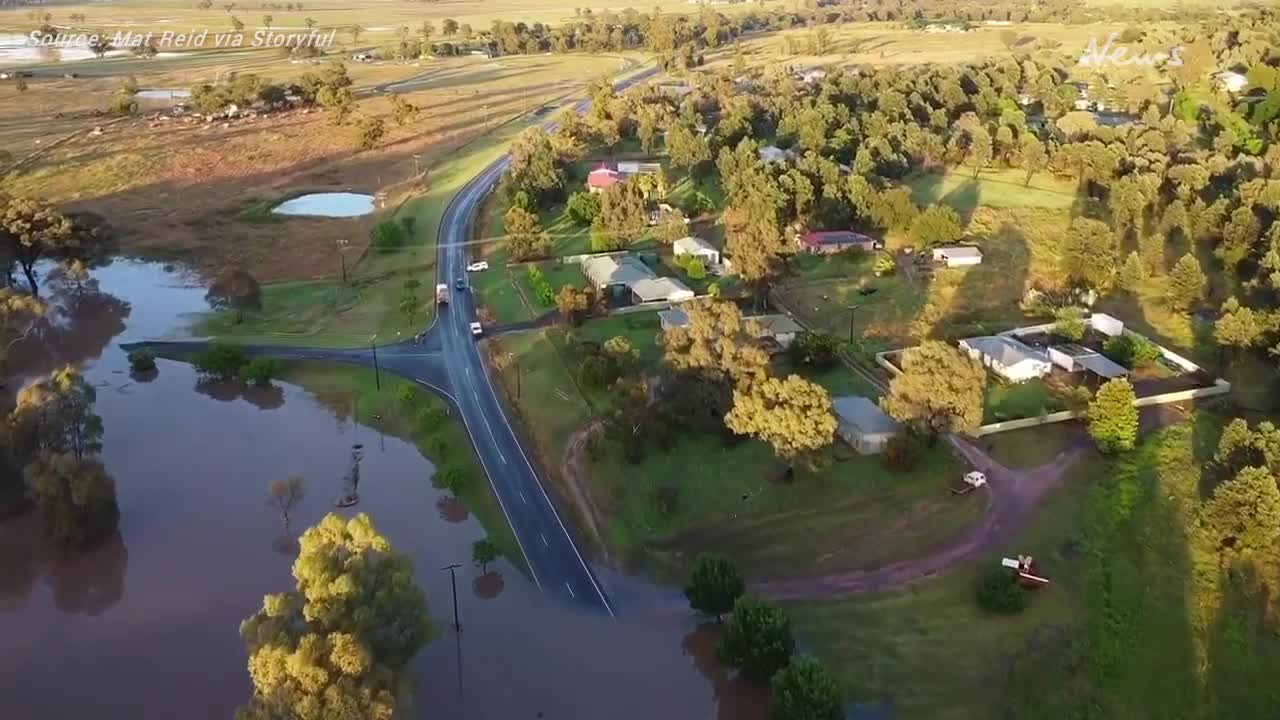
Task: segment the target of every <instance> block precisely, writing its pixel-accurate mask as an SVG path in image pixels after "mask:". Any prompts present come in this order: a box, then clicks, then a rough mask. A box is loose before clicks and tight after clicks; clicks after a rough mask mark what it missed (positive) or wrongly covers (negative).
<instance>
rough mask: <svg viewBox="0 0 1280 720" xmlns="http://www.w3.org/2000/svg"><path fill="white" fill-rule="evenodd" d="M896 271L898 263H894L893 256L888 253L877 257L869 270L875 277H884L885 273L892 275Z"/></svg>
mask: <svg viewBox="0 0 1280 720" xmlns="http://www.w3.org/2000/svg"><path fill="white" fill-rule="evenodd" d="M897 271H898V264H897V263H895V262H894V261H893V258H891V257H889V256H888V255H881V256H880V257H877V258H876V262H875V265H873V266H872V268H871V272H873V273H875V276H876V277H884V276H885V275H892V274H894V273H895V272H897Z"/></svg>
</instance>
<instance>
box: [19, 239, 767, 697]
mask: <svg viewBox="0 0 1280 720" xmlns="http://www.w3.org/2000/svg"><path fill="white" fill-rule="evenodd" d="M95 277H96V278H97V279H98V280H99V282H100V285H101V290H102V291H103V292H104V293H109V294H111V295H112V296H114V298H115V299H114V300H108V299H105V298H103V297H102V296H101V295H97V294H96V293H93V292H92V290H86V291H83V292H81V293H80V294H79V295H78V296H77V295H75V294H74V292H73V288H72V287H71V286H70V285H69V284H67V283H59V282H57V281H56V280H53V281H51V282H50V283H49V285H50V288H51V292H49V293H47V294H48V295H49V296H50V297H52V298H54V299H55V300H56V301H57V302H58V304H59V306H60V307H62V308H63V309H64V311H65V312H60V313H58V314H56V315H55V317H54V321H53V323H51V325H52V327H51V328H50V329H49V332H48V334H47V335H46V342H44V343H42V344H41V347H39V348H37V349H32V348H20V350H22V352H24V353H25V354H24V355H21V356H20V357H21V358H22V359H23V361H24V362H26V363H29V364H30V366H31V367H33V368H37V369H39V370H41V371H43V370H45V369H46V368H48V367H53V366H55V365H57V364H60V363H62V362H76V363H79V364H82V365H83V366H84V367H85V368H86V376H87V377H88V378H89V379H90V381H91V382H93V383H94V384H95V385H96V386H97V387H98V402H97V412H98V413H99V414H100V415H101V416H102V417H103V422H104V424H105V427H106V434H105V437H104V439H103V442H104V451H103V457H104V460H105V462H106V465H107V468H108V469H109V471H110V472H111V474H112V475H113V476H114V477H115V480H116V484H117V494H118V498H119V504H120V509H121V523H120V525H121V537H120V540H119V541H117V542H113V543H108V544H106V545H103V546H100V547H98V548H95V549H94V550H93V551H92V552H90V553H88V554H87V555H84V556H81V557H77V558H72V559H66V558H60V557H59V556H58V555H57V554H56V553H55V552H53V551H52V550H51V549H50V548H48V547H47V546H45V544H44V543H43V541H42V540H41V539H40V534H39V528H38V527H37V523H36V522H35V520H34V518H32V517H30V516H26V517H22V518H19V519H16V520H9V521H4V522H0V637H3V638H4V639H5V644H4V647H5V650H6V652H4V653H0V697H4V698H5V702H6V705H5V709H6V712H5V717H6V718H15V719H16V720H27V719H28V718H30V719H32V720H34V719H37V718H39V719H41V720H43V719H44V718H57V719H60V718H68V719H70V718H83V717H87V716H95V717H107V718H164V719H165V720H168V718H172V717H183V718H191V719H192V720H203V719H205V718H208V719H210V720H214V719H216V720H228V719H229V718H230V717H231V715H232V713H233V711H234V709H235V708H236V707H237V706H238V705H239V704H241V703H242V702H244V700H245V699H246V698H247V697H248V694H249V691H250V686H249V681H248V674H247V672H246V671H245V652H244V645H243V642H242V641H241V639H240V637H239V634H238V631H237V629H238V626H239V623H240V621H241V620H242V619H243V618H245V617H247V616H248V615H249V614H251V613H252V612H253V611H254V610H256V609H257V608H258V607H259V605H260V603H261V600H262V596H263V595H264V594H266V593H270V592H280V591H283V590H286V589H288V588H290V587H291V584H292V579H291V577H290V573H289V568H290V565H291V563H292V552H293V550H292V547H291V546H290V544H289V542H288V538H286V537H285V536H284V535H283V533H282V523H281V520H280V517H279V515H278V514H276V513H275V512H274V511H273V510H272V509H271V508H269V507H268V506H267V504H266V495H267V487H268V485H269V483H270V482H271V481H273V480H277V479H282V478H286V477H289V476H291V475H299V476H301V477H302V478H303V479H304V482H305V489H306V497H305V499H304V501H303V502H302V504H301V505H300V506H299V507H298V509H297V510H295V512H294V520H293V527H294V531H293V534H294V535H296V534H297V533H298V532H299V531H300V530H301V529H302V528H305V527H306V526H308V525H310V524H312V523H314V522H315V521H316V520H318V519H319V518H320V517H322V516H323V515H324V514H325V513H327V512H329V511H330V510H331V509H332V500H333V499H334V498H335V497H336V496H337V495H338V494H339V493H340V492H341V489H342V488H341V477H342V475H343V474H344V472H345V471H346V469H347V463H348V456H349V453H350V447H351V445H352V444H353V443H355V442H361V443H363V444H364V446H365V456H364V460H363V462H362V464H361V478H362V481H361V485H360V496H361V502H360V504H359V506H357V507H356V508H354V509H353V511H361V512H366V513H368V514H369V515H370V516H371V517H372V519H373V522H374V524H375V525H376V526H377V527H378V529H379V530H380V531H381V532H383V533H384V534H385V535H386V536H387V537H388V538H389V539H390V540H391V542H392V544H393V545H394V546H395V547H396V548H397V549H398V550H400V551H401V552H404V553H406V554H408V555H409V556H410V557H411V558H412V559H413V561H414V566H415V573H416V575H417V577H418V581H419V583H420V584H421V586H422V587H423V589H424V590H425V591H426V593H427V598H428V604H429V606H430V610H431V615H432V618H433V620H434V622H435V624H436V628H437V633H436V636H435V638H434V639H433V640H432V642H431V643H430V644H429V645H427V646H426V647H425V648H424V649H423V651H422V652H420V653H419V655H418V657H416V658H415V659H414V661H413V663H412V665H411V668H412V674H413V677H414V681H415V690H414V698H413V700H414V705H415V712H414V716H416V717H423V718H428V717H429V718H450V719H451V720H455V719H461V718H495V719H496V718H503V719H519V718H530V719H533V718H547V719H548V720H550V719H552V718H555V719H558V720H573V719H576V718H582V719H595V718H605V717H607V718H645V719H646V720H650V719H655V718H664V719H665V718H673V719H674V718H699V719H700V718H721V719H724V720H727V719H728V718H733V719H735V720H739V719H742V720H750V719H751V718H753V717H761V716H762V713H761V709H762V707H763V703H762V702H761V698H760V697H759V696H758V694H756V693H753V692H751V691H748V690H745V689H744V688H742V687H740V686H739V685H737V684H736V683H733V682H731V681H730V680H729V679H728V677H727V675H726V674H725V673H724V671H723V670H722V669H721V668H720V666H719V664H718V663H717V662H716V660H715V652H714V646H715V638H714V634H715V629H714V628H711V627H703V628H702V629H699V627H698V624H697V620H696V619H695V618H694V617H693V616H691V615H689V613H688V612H687V611H686V610H685V608H684V603H683V601H682V599H680V598H679V597H678V596H677V593H676V591H672V590H668V589H663V588H656V587H653V586H650V585H648V584H646V583H643V582H642V581H639V580H635V579H630V578H621V577H610V576H609V575H608V574H605V575H604V579H605V580H606V581H607V582H608V583H609V584H610V586H611V587H612V589H613V590H614V592H615V596H616V598H617V600H618V605H619V608H620V610H621V613H622V619H621V620H619V621H617V622H613V621H610V620H609V619H608V618H606V617H600V616H596V615H592V614H587V613H582V612H580V611H577V610H574V609H572V608H568V607H565V606H562V605H560V604H559V603H558V602H557V601H555V600H553V599H552V598H549V597H547V596H546V595H544V594H543V593H542V592H541V591H539V590H538V589H537V588H536V587H534V585H533V584H532V582H531V581H529V580H528V579H527V578H526V577H525V576H524V575H522V574H521V573H520V572H519V571H518V570H516V569H515V568H513V567H512V566H511V565H509V564H508V563H506V562H505V561H500V562H498V563H494V564H492V565H491V566H490V573H489V574H488V575H485V576H481V574H480V571H479V569H478V568H475V567H473V566H472V564H471V562H470V559H471V549H470V548H471V543H472V542H474V541H475V540H477V539H479V538H482V537H484V534H485V532H484V529H483V528H482V527H480V525H479V524H478V523H477V522H476V521H475V519H474V518H473V517H472V516H471V515H470V514H469V513H468V512H467V511H466V509H465V507H462V506H461V505H460V504H459V503H458V502H457V501H455V500H452V499H451V498H449V496H448V494H447V493H445V492H444V491H440V490H436V489H434V488H432V487H431V484H430V481H429V478H430V475H431V473H432V466H431V464H430V463H429V462H428V461H427V460H425V459H424V458H423V457H422V456H421V454H419V452H418V451H417V449H416V448H414V447H413V446H411V445H409V444H407V443H405V442H402V441H400V440H398V439H396V438H392V437H383V436H381V435H379V434H378V432H377V431H376V430H372V429H370V428H367V427H363V426H354V425H353V424H352V423H351V422H350V420H348V419H346V418H345V417H339V416H338V415H335V411H334V410H333V409H331V407H330V406H332V405H333V404H334V403H332V402H331V401H330V402H327V403H321V402H320V401H319V400H317V399H316V398H315V397H313V396H312V395H311V394H310V393H308V392H307V391H306V390H304V389H302V388H300V387H296V386H293V385H289V384H284V383H278V389H277V390H275V391H274V392H271V393H267V394H265V395H263V394H254V393H248V394H246V393H243V392H240V391H239V390H238V389H232V390H228V389H227V388H226V387H220V386H216V385H215V386H200V387H199V388H198V387H197V386H198V379H197V377H196V374H195V372H194V370H192V368H191V367H190V366H188V365H186V364H183V363H176V362H170V361H165V360H160V361H158V364H159V372H158V374H157V375H156V377H154V378H152V379H149V381H139V380H138V379H134V378H131V377H130V376H129V373H128V366H127V362H126V359H125V357H124V353H122V352H121V351H120V350H119V348H118V347H116V345H117V343H119V342H122V341H126V340H131V339H142V338H154V337H159V336H164V335H170V336H171V335H173V334H174V331H175V330H177V329H180V328H181V327H182V324H183V323H182V318H183V317H184V315H185V314H187V313H192V312H197V311H200V310H203V309H204V307H205V306H204V302H203V295H204V291H203V289H202V288H200V287H198V286H194V285H192V284H191V283H189V282H187V281H185V280H184V279H183V278H182V277H181V276H179V275H176V274H173V273H166V272H164V271H163V270H161V269H160V268H159V266H156V265H150V264H144V263H133V262H122V261H117V262H116V263H114V264H113V265H111V266H109V267H107V268H103V269H101V270H98V271H96V272H95ZM338 413H339V415H341V411H338ZM451 563H461V564H462V567H461V568H459V570H458V576H457V583H458V587H457V592H458V604H459V615H460V619H461V623H462V627H463V630H462V632H461V633H460V634H456V633H454V631H453V630H452V628H451V627H450V624H451V622H452V600H451V588H450V581H449V574H448V573H447V572H442V571H441V570H440V568H441V567H443V566H445V565H448V564H451Z"/></svg>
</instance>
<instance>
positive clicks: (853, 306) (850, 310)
mask: <svg viewBox="0 0 1280 720" xmlns="http://www.w3.org/2000/svg"><path fill="white" fill-rule="evenodd" d="M857 309H858V306H857V305H850V306H849V342H853V311H854V310H857Z"/></svg>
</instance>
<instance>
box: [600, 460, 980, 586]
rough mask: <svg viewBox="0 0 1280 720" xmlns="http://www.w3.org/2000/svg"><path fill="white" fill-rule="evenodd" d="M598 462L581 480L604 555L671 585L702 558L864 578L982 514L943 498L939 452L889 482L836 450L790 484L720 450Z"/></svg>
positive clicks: (778, 469) (757, 572)
mask: <svg viewBox="0 0 1280 720" xmlns="http://www.w3.org/2000/svg"><path fill="white" fill-rule="evenodd" d="M599 455H600V458H599V460H597V461H596V462H594V463H593V464H592V469H591V479H592V482H593V483H594V486H595V491H594V495H595V497H596V498H597V501H598V502H600V503H601V504H602V505H603V506H604V507H605V508H606V511H605V512H606V515H607V517H608V522H607V525H606V531H605V532H606V536H607V537H608V539H609V543H610V545H611V546H612V547H614V548H615V549H617V550H619V551H620V552H621V553H622V554H624V555H625V556H628V557H631V558H634V559H636V560H640V561H642V562H643V561H650V562H652V563H653V564H654V565H655V566H656V569H657V570H658V571H659V572H660V573H661V572H663V571H669V572H671V573H672V575H673V576H674V577H680V576H681V572H682V571H683V569H684V568H686V567H687V566H688V564H689V563H691V562H692V560H693V557H694V556H695V555H696V554H697V553H698V552H704V551H711V552H717V553H721V554H724V555H726V556H728V557H730V558H732V559H733V560H734V561H735V562H737V563H738V564H739V566H740V567H741V568H742V569H743V571H744V572H745V573H746V574H747V575H748V577H754V578H762V577H794V576H806V575H813V574H820V573H825V572H836V571H840V570H848V569H866V568H872V567H876V566H879V565H883V564H886V563H889V562H893V561H895V560H901V559H905V558H909V557H914V556H916V555H919V554H922V553H925V552H927V551H929V550H931V549H933V548H936V547H938V546H940V545H943V544H945V543H946V542H947V541H948V540H950V539H951V538H953V537H955V536H957V535H958V534H959V533H961V532H963V531H964V529H966V528H968V527H969V526H970V525H971V524H972V523H973V522H974V521H975V520H976V519H977V517H978V516H979V515H980V514H981V512H982V509H983V502H982V499H981V498H980V497H979V496H978V495H976V494H975V495H972V496H966V497H963V498H957V497H955V496H952V495H950V494H949V493H948V492H947V490H946V486H945V478H948V477H951V476H953V475H956V474H957V473H959V472H961V469H960V466H959V464H958V463H957V461H956V460H955V459H954V458H953V457H952V456H951V455H950V454H949V453H947V452H946V451H945V450H942V449H941V448H937V449H935V450H933V451H930V452H928V453H926V455H925V457H924V458H923V459H922V461H921V462H920V463H919V465H917V467H916V468H915V469H913V470H912V471H911V472H909V473H890V472H888V471H886V470H885V469H884V468H883V467H882V466H881V465H880V461H879V460H878V459H877V458H874V457H863V456H860V455H856V454H854V453H853V452H852V451H850V450H849V449H848V448H845V447H843V446H838V447H837V448H836V457H837V459H836V460H835V461H834V462H832V463H831V464H830V465H829V466H827V467H824V468H822V469H821V470H819V471H817V472H809V471H806V470H798V471H797V474H796V477H795V479H794V481H793V482H790V483H787V482H783V481H782V479H781V478H782V473H783V470H784V465H783V464H782V463H781V462H779V461H778V460H777V459H776V458H775V457H774V455H773V452H772V451H771V450H770V449H769V448H768V447H767V446H766V445H764V444H763V443H759V442H756V441H745V442H742V443H739V444H737V445H735V446H733V447H725V446H723V445H722V444H721V442H720V440H719V438H717V437H711V436H693V437H689V438H685V439H682V440H681V441H679V442H678V443H677V444H676V446H675V447H674V448H672V449H671V450H669V451H666V452H662V451H659V450H657V449H650V450H649V451H648V453H647V455H646V456H645V459H644V460H643V461H642V462H641V463H640V464H638V465H630V464H627V463H625V462H624V461H623V460H622V459H621V452H620V451H619V450H618V449H617V448H614V447H612V446H610V445H609V444H607V443H606V444H604V445H603V446H602V447H601V449H600V451H599ZM663 488H671V489H672V490H674V492H675V497H676V500H675V503H674V509H671V510H670V511H669V512H668V511H665V509H664V508H663V507H662V506H661V505H660V504H659V503H658V501H657V498H658V493H659V492H660V490H661V489H663ZM665 492H671V490H666V491H665ZM887 539H891V540H890V541H887Z"/></svg>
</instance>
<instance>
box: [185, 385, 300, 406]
mask: <svg viewBox="0 0 1280 720" xmlns="http://www.w3.org/2000/svg"><path fill="white" fill-rule="evenodd" d="M195 391H196V392H198V393H200V394H201V395H204V396H205V397H209V398H213V399H214V400H217V401H218V402H233V401H235V400H244V401H245V402H247V403H249V404H250V405H252V406H254V407H256V408H258V409H259V410H275V409H277V408H279V407H281V406H282V405H284V390H283V389H282V388H281V387H280V386H279V385H275V384H272V385H246V384H245V383H244V382H241V381H240V380H216V379H212V378H205V377H201V378H198V379H197V380H196V383H195Z"/></svg>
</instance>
